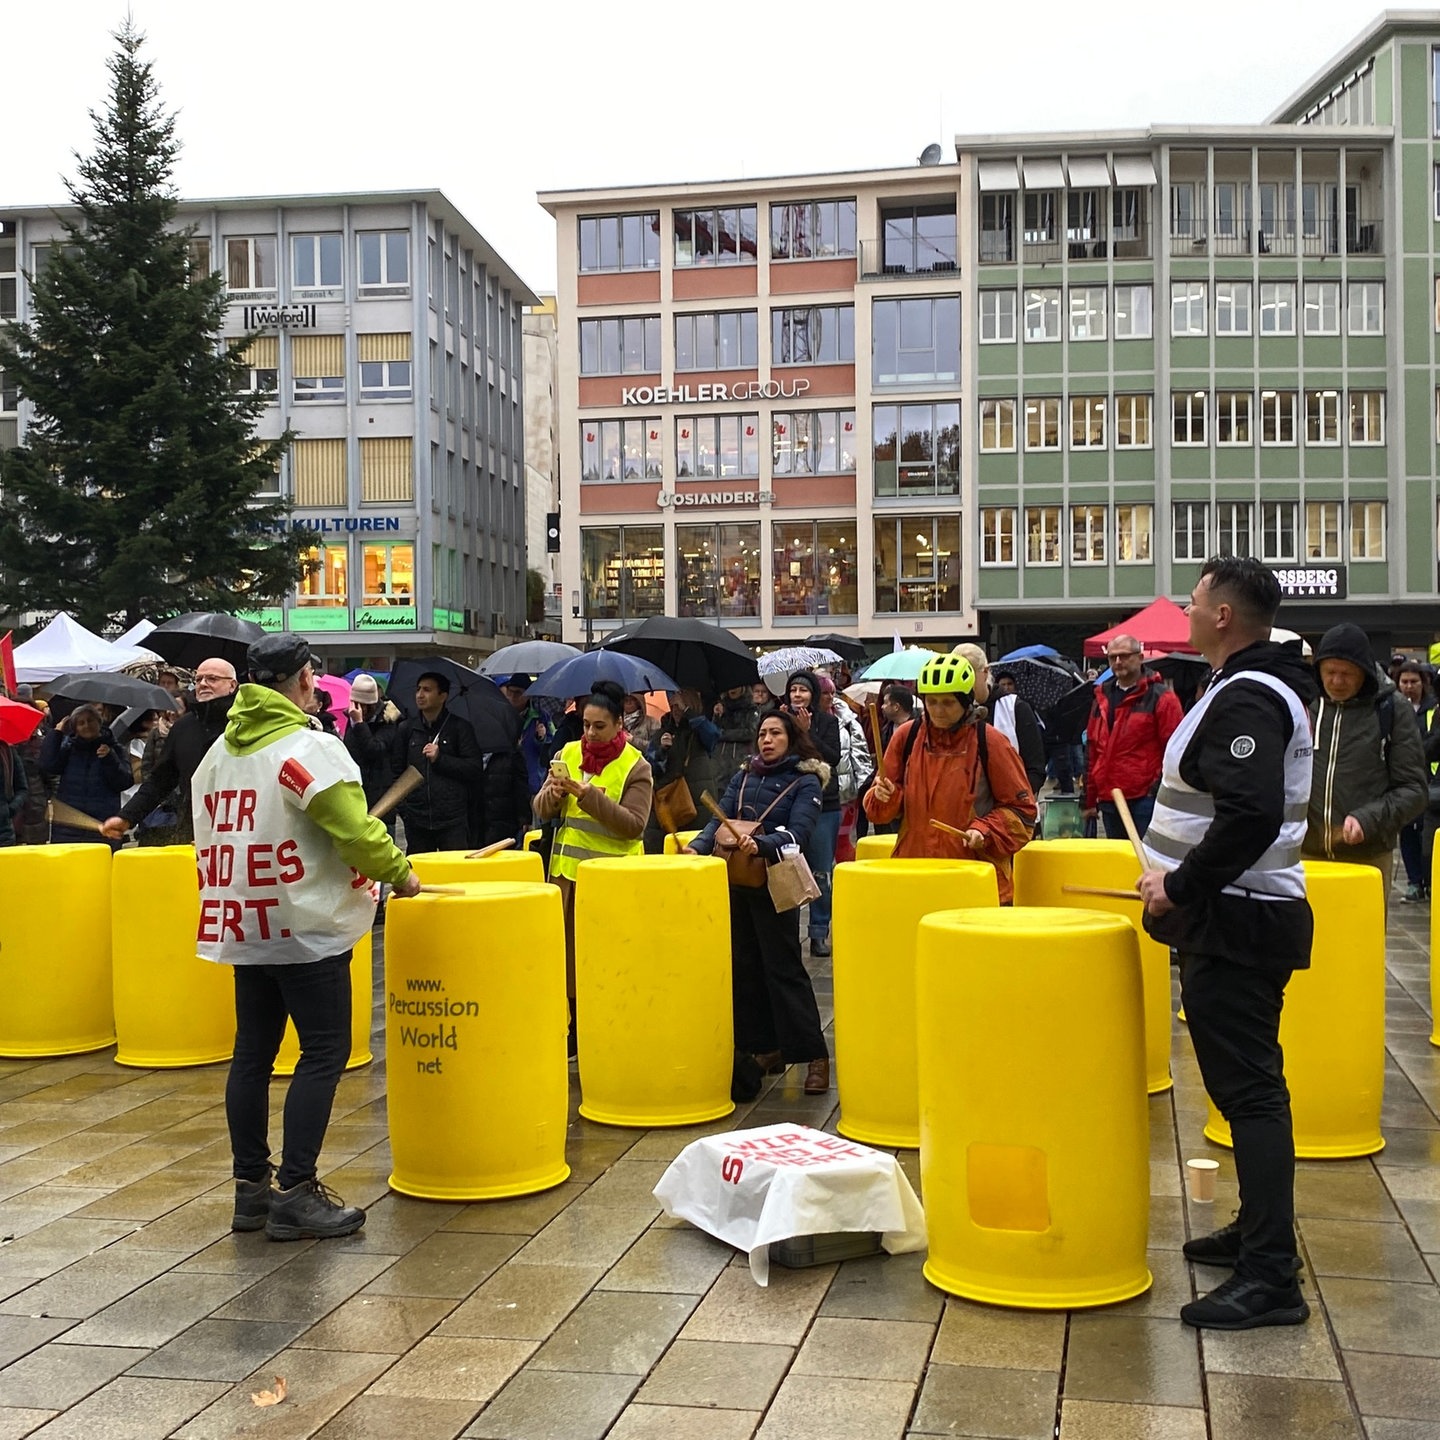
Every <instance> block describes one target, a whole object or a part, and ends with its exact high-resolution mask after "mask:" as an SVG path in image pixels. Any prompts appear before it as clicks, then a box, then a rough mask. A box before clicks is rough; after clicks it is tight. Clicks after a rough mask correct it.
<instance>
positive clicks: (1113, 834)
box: [1085, 635, 1185, 840]
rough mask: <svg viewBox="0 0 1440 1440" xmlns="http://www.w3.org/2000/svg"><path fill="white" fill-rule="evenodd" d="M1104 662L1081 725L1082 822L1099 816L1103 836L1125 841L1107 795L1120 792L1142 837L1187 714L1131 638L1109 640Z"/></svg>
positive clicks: (1122, 828) (1119, 636)
mask: <svg viewBox="0 0 1440 1440" xmlns="http://www.w3.org/2000/svg"><path fill="white" fill-rule="evenodd" d="M1105 659H1106V660H1107V661H1108V662H1109V664H1110V670H1111V676H1110V679H1108V680H1107V681H1105V683H1104V684H1103V685H1101V686H1099V687H1098V688H1097V689H1096V691H1095V703H1094V705H1093V706H1092V707H1091V710H1090V723H1089V724H1088V725H1087V726H1086V727H1085V745H1086V757H1085V818H1086V819H1087V820H1090V819H1093V818H1094V816H1095V815H1096V814H1097V813H1098V814H1099V815H1100V816H1101V817H1102V818H1103V819H1104V821H1105V834H1106V835H1107V836H1109V838H1110V839H1112V840H1123V839H1124V838H1125V825H1124V822H1123V821H1122V820H1121V818H1120V811H1119V809H1118V807H1117V806H1116V804H1115V802H1114V801H1113V800H1112V799H1111V798H1110V794H1111V792H1112V791H1114V790H1119V791H1120V792H1121V794H1123V795H1124V796H1125V799H1126V801H1127V802H1128V804H1129V806H1130V813H1131V815H1133V816H1134V817H1135V828H1136V829H1137V830H1138V831H1139V832H1140V833H1141V834H1142V835H1143V834H1144V833H1145V828H1146V826H1148V825H1149V823H1150V814H1151V811H1152V810H1154V808H1155V790H1156V788H1157V787H1158V785H1159V784H1160V769H1161V765H1162V764H1163V762H1164V759H1165V746H1166V745H1167V744H1168V743H1169V740H1170V737H1171V735H1173V734H1174V733H1175V730H1176V728H1177V727H1178V726H1179V724H1180V722H1181V720H1183V719H1184V718H1185V716H1184V712H1183V711H1182V710H1181V708H1180V701H1179V700H1178V699H1176V697H1175V692H1174V691H1173V690H1172V689H1171V688H1170V687H1169V686H1168V685H1167V684H1166V683H1165V681H1164V680H1163V679H1162V678H1161V677H1160V676H1159V675H1157V674H1156V673H1155V672H1154V671H1153V670H1147V669H1146V668H1145V661H1144V657H1143V655H1142V653H1141V649H1140V642H1139V641H1138V640H1137V639H1136V638H1135V637H1134V636H1133V635H1116V636H1114V637H1112V639H1111V640H1110V643H1109V645H1108V646H1107V647H1106V650H1105Z"/></svg>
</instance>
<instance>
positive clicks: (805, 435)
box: [770, 410, 855, 475]
mask: <svg viewBox="0 0 1440 1440" xmlns="http://www.w3.org/2000/svg"><path fill="white" fill-rule="evenodd" d="M770 463H771V469H772V473H773V474H775V475H836V474H849V475H853V474H854V473H855V412H854V411H853V410H781V411H777V412H776V413H775V414H773V415H772V416H771V417H770Z"/></svg>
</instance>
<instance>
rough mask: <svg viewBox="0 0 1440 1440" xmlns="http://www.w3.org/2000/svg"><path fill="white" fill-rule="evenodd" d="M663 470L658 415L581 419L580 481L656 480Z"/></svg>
mask: <svg viewBox="0 0 1440 1440" xmlns="http://www.w3.org/2000/svg"><path fill="white" fill-rule="evenodd" d="M663 474H664V469H663V466H662V465H661V461H660V421H659V420H658V419H656V418H653V417H652V418H651V419H648V420H645V419H641V420H582V421H581V422H580V479H581V481H582V482H584V481H590V482H594V481H607V482H608V481H613V480H658V479H660V477H661V476H662V475H663Z"/></svg>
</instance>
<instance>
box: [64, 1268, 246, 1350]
mask: <svg viewBox="0 0 1440 1440" xmlns="http://www.w3.org/2000/svg"><path fill="white" fill-rule="evenodd" d="M249 1283H250V1282H249V1279H248V1278H247V1277H245V1276H235V1275H173V1274H166V1275H160V1276H157V1277H156V1278H155V1279H154V1280H150V1281H147V1282H146V1283H145V1284H144V1285H142V1286H140V1288H139V1289H138V1290H133V1291H131V1293H130V1294H129V1295H127V1296H125V1298H124V1299H122V1300H117V1301H116V1302H115V1303H114V1304H113V1305H107V1306H106V1307H105V1309H103V1310H101V1311H100V1312H99V1314H97V1315H94V1316H92V1317H91V1318H90V1319H89V1320H86V1321H84V1322H83V1323H82V1324H80V1325H77V1326H76V1327H75V1328H74V1329H73V1330H69V1331H67V1332H66V1333H65V1335H64V1336H63V1337H62V1339H63V1343H65V1344H73V1345H134V1346H139V1347H142V1348H144V1349H154V1348H155V1347H156V1346H157V1345H163V1344H165V1342H166V1341H167V1340H170V1339H173V1338H174V1337H175V1336H176V1335H178V1334H179V1333H180V1332H181V1331H182V1330H185V1329H188V1328H189V1326H191V1325H193V1324H194V1323H195V1322H196V1321H197V1320H199V1319H201V1318H202V1317H203V1316H205V1315H208V1314H210V1312H211V1311H212V1310H215V1309H217V1308H218V1307H219V1306H221V1305H223V1304H224V1303H225V1302H226V1301H227V1300H229V1299H230V1298H231V1297H232V1296H233V1295H235V1294H236V1293H237V1292H238V1291H240V1290H242V1289H244V1287H245V1286H246V1285H248V1284H249Z"/></svg>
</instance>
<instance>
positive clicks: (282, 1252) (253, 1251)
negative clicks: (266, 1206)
mask: <svg viewBox="0 0 1440 1440" xmlns="http://www.w3.org/2000/svg"><path fill="white" fill-rule="evenodd" d="M144 1234H145V1232H144V1231H141V1235H144ZM137 1238H138V1237H137ZM317 1243H318V1242H317V1241H314V1240H295V1241H292V1242H287V1243H286V1244H284V1245H277V1244H275V1243H274V1242H273V1241H272V1240H269V1239H268V1238H267V1237H266V1235H265V1232H264V1231H263V1230H252V1231H240V1230H233V1231H232V1230H227V1231H226V1232H225V1234H223V1235H222V1236H221V1237H220V1238H219V1239H218V1240H216V1241H214V1242H213V1243H211V1244H209V1245H207V1246H205V1248H204V1249H203V1250H197V1251H196V1252H195V1253H194V1254H193V1255H190V1256H188V1257H187V1258H185V1259H183V1260H182V1259H180V1258H179V1256H177V1255H175V1254H174V1253H170V1252H165V1251H151V1252H149V1253H151V1254H154V1255H156V1256H160V1257H163V1258H164V1259H165V1260H166V1261H167V1263H174V1265H175V1273H176V1274H177V1275H191V1274H196V1273H198V1274H204V1275H245V1276H248V1277H249V1278H250V1279H252V1280H259V1279H261V1278H262V1277H263V1276H266V1275H269V1274H271V1273H272V1272H273V1271H275V1270H278V1269H280V1267H281V1266H282V1265H288V1264H290V1263H291V1262H292V1261H294V1260H298V1259H299V1258H300V1257H301V1256H302V1255H303V1254H305V1252H306V1251H307V1250H310V1249H311V1248H312V1247H313V1246H314V1245H316V1244H317ZM325 1243H326V1244H327V1245H330V1244H333V1243H334V1242H333V1241H326V1242H325ZM137 1253H145V1252H137Z"/></svg>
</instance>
